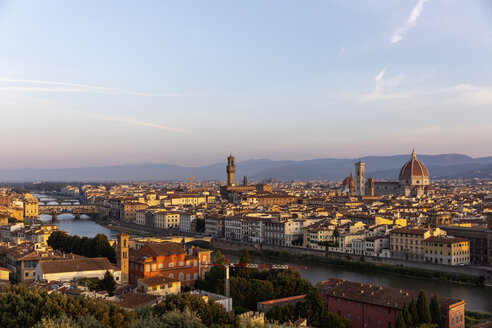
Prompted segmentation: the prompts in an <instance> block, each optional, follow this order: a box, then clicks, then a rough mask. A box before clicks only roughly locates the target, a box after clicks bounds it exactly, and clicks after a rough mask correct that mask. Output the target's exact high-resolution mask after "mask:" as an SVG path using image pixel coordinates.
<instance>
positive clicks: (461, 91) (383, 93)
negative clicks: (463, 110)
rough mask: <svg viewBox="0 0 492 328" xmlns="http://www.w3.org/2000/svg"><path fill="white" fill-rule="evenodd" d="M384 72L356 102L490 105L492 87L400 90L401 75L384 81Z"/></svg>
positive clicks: (470, 85)
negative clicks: (409, 101)
mask: <svg viewBox="0 0 492 328" xmlns="http://www.w3.org/2000/svg"><path fill="white" fill-rule="evenodd" d="M385 72H386V70H384V69H383V70H382V71H381V72H380V73H379V74H378V75H376V77H375V79H374V81H375V82H374V87H373V89H372V91H371V92H370V93H368V94H363V95H360V96H359V97H358V98H357V99H358V102H361V103H368V102H376V101H385V100H409V99H419V100H422V101H425V99H433V100H434V101H435V100H436V98H431V97H438V98H437V100H438V101H441V102H444V103H448V104H451V103H454V104H461V105H464V106H483V105H492V87H491V86H481V85H473V84H456V85H453V86H449V87H440V88H421V89H402V88H399V85H400V83H401V81H402V80H403V75H397V76H395V77H392V78H390V79H387V80H385V79H384V75H385Z"/></svg>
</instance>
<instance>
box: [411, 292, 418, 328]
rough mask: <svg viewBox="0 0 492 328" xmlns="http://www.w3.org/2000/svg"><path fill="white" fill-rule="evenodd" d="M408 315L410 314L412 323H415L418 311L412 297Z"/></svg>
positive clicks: (416, 322)
mask: <svg viewBox="0 0 492 328" xmlns="http://www.w3.org/2000/svg"><path fill="white" fill-rule="evenodd" d="M409 311H410V315H411V316H412V325H417V324H418V322H419V313H418V311H417V304H416V303H415V300H414V299H413V297H412V301H411V302H410V309H409Z"/></svg>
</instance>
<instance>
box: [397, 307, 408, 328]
mask: <svg viewBox="0 0 492 328" xmlns="http://www.w3.org/2000/svg"><path fill="white" fill-rule="evenodd" d="M395 328H407V326H406V325H405V319H404V318H403V314H402V313H401V311H400V312H399V313H398V317H397V318H396V324H395Z"/></svg>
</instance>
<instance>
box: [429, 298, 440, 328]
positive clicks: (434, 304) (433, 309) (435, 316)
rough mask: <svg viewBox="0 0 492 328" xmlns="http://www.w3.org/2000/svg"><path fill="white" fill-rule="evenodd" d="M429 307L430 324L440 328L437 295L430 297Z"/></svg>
mask: <svg viewBox="0 0 492 328" xmlns="http://www.w3.org/2000/svg"><path fill="white" fill-rule="evenodd" d="M429 307H430V314H431V318H432V323H433V324H435V325H437V328H442V327H443V323H442V314H441V308H440V307H439V301H438V299H437V295H434V297H432V299H431V302H430V306H429Z"/></svg>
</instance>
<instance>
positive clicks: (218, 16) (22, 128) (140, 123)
mask: <svg viewBox="0 0 492 328" xmlns="http://www.w3.org/2000/svg"><path fill="white" fill-rule="evenodd" d="M490 58H492V4H491V3H490V1H467V2H466V5H464V4H463V1H458V0H447V1H436V0H434V1H426V0H419V1H376V0H375V1H363V0H360V1H341V0H340V1H310V2H309V5H306V2H304V1H286V0H282V1H247V2H236V1H234V2H231V1H214V2H203V1H187V2H162V1H146V2H145V3H143V4H141V5H140V6H134V3H133V2H129V1H126V2H125V1H124V2H122V1H107V2H100V1H83V2H82V1H81V2H73V1H70V2H67V1H42V2H39V1H38V2H37V1H0V110H1V114H2V119H1V121H0V137H1V138H2V140H4V141H8V142H2V144H1V145H0V150H1V151H2V153H3V154H8V156H4V157H3V158H2V163H1V164H0V169H14V168H25V167H31V168H71V167H85V166H100V165H116V164H124V163H143V162H150V163H171V164H179V165H186V166H198V165H206V164H211V163H217V162H222V161H223V158H224V156H225V154H228V153H229V152H234V153H236V154H240V158H242V159H252V158H270V159H272V160H305V159H312V158H323V157H336V158H356V157H358V156H368V155H396V154H407V153H409V152H410V150H411V148H412V147H415V148H416V149H417V150H418V152H419V153H423V154H443V153H463V154H467V155H470V156H472V157H483V156H490V155H492V154H491V153H490V146H491V140H492V125H491V122H492V112H491V111H490V108H491V106H492V81H491V78H490V77H491V76H492V67H491V65H490V64H489V63H490Z"/></svg>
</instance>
